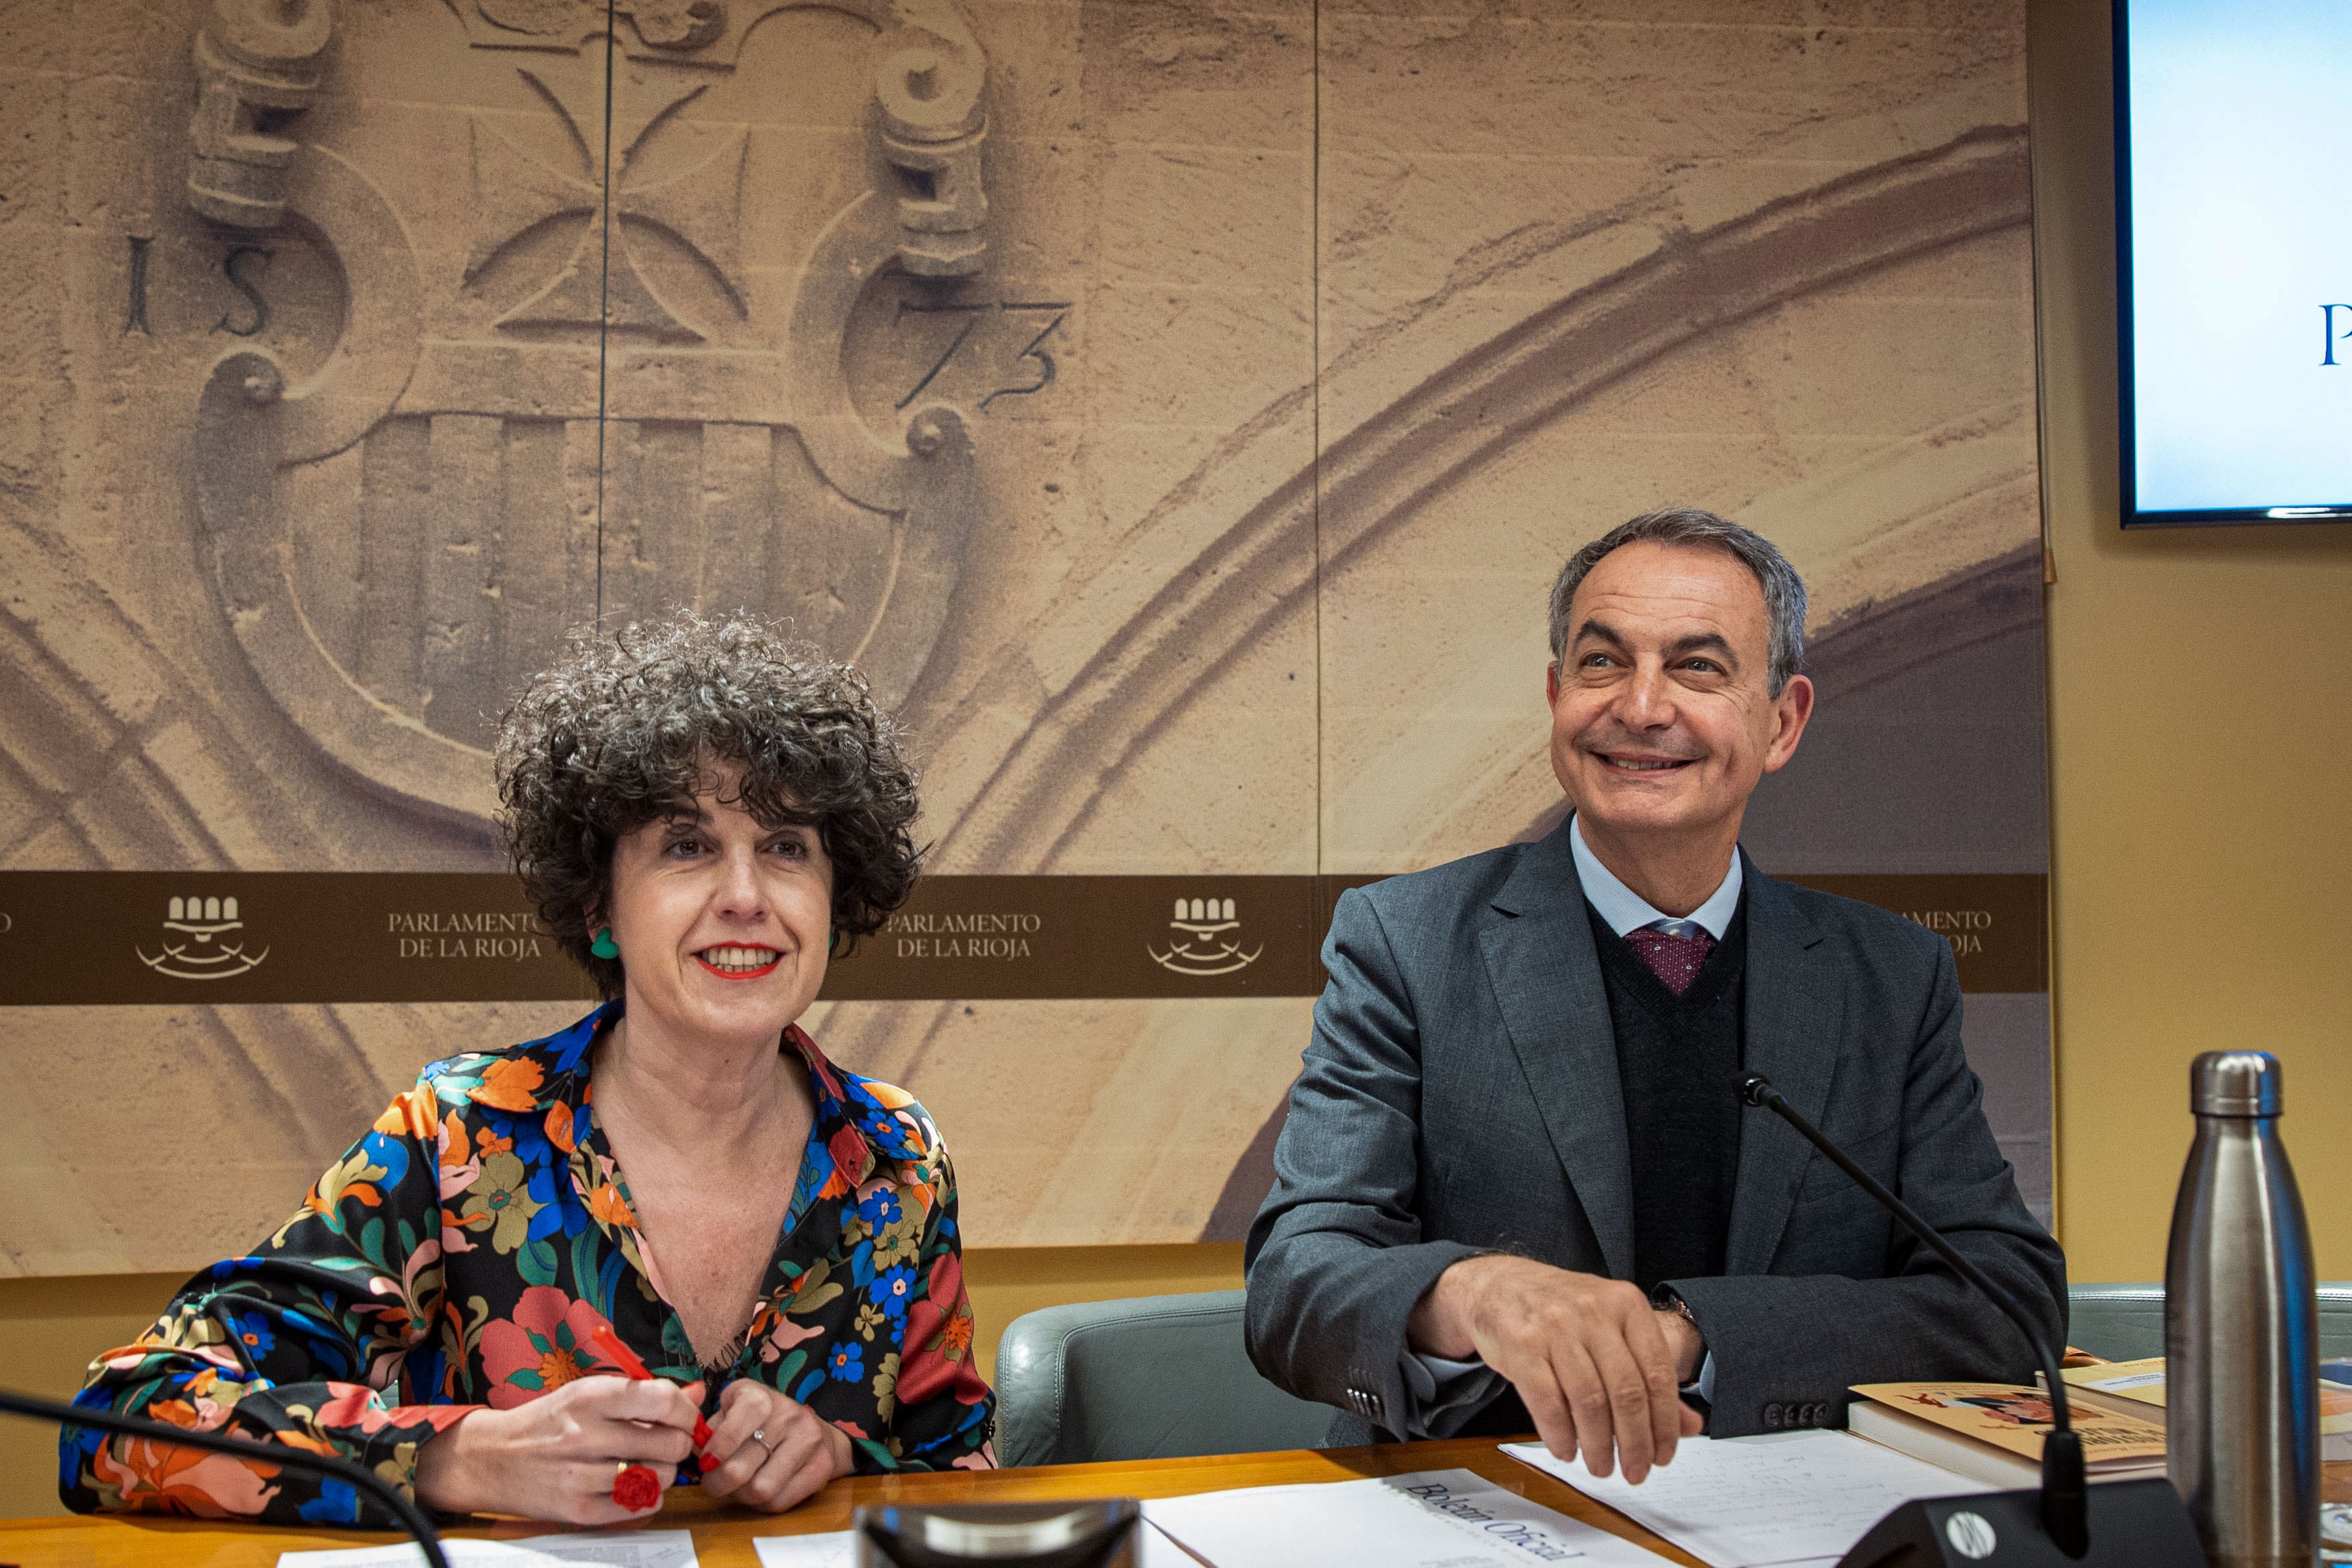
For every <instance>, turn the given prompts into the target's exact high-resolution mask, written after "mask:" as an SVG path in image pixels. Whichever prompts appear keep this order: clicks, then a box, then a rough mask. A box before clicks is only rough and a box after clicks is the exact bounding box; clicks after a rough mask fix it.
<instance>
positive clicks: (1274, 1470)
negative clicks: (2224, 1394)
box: [0, 1438, 2352, 1568]
mask: <svg viewBox="0 0 2352 1568" xmlns="http://www.w3.org/2000/svg"><path fill="white" fill-rule="evenodd" d="M1449 1469H1466V1470H1472V1471H1475V1472H1476V1473H1477V1474H1479V1475H1481V1476H1484V1477H1485V1478H1486V1479H1488V1480H1490V1481H1493V1482H1495V1483H1496V1485H1497V1486H1500V1487H1502V1488H1504V1489H1505V1490H1509V1491H1515V1492H1517V1493H1518V1494H1519V1495H1520V1496H1521V1497H1524V1498H1528V1499H1529V1500H1532V1501H1535V1502H1539V1503H1541V1504H1543V1506H1545V1507H1546V1508H1549V1509H1553V1510H1555V1511H1559V1512H1560V1513H1564V1514H1567V1515H1568V1516H1569V1517H1570V1518H1571V1519H1580V1520H1582V1521H1585V1522H1586V1523H1588V1524H1592V1525H1597V1526H1599V1527H1600V1528H1601V1529H1602V1530H1606V1531H1611V1532H1612V1533H1613V1534H1617V1535H1622V1536H1623V1537H1624V1538H1625V1539H1626V1540H1628V1541H1632V1542H1637V1543H1638V1544H1640V1545H1643V1546H1646V1547H1648V1548H1649V1549H1650V1550H1651V1551H1653V1552H1657V1553H1658V1554H1659V1555H1660V1556H1662V1557H1664V1558H1665V1559H1667V1560H1668V1561H1669V1562H1673V1563H1681V1564H1683V1565H1684V1568H1703V1565H1702V1564H1701V1563H1699V1561H1698V1559H1696V1557H1693V1556H1692V1555H1690V1553H1688V1552H1685V1551H1683V1550H1681V1549H1680V1548H1678V1547H1675V1546H1672V1545H1669V1544H1668V1543H1667V1542H1664V1541H1663V1540H1661V1539H1659V1538H1658V1537H1657V1536H1654V1535H1653V1534H1651V1533H1650V1532H1649V1531H1646V1530H1643V1528H1642V1527H1641V1526H1640V1525H1638V1524H1635V1523H1634V1522H1633V1521H1632V1520H1629V1519H1627V1518H1626V1517H1625V1516H1624V1515H1622V1514H1621V1513H1617V1512H1615V1511H1612V1510H1611V1509H1608V1508H1604V1507H1602V1506H1601V1504H1600V1503H1597V1502H1594V1501H1593V1500H1591V1499H1590V1498H1588V1497H1586V1496H1585V1495H1584V1494H1583V1493H1581V1492H1580V1491H1578V1490H1575V1489H1574V1488H1573V1487H1570V1486H1567V1485H1564V1484H1562V1483H1561V1482H1559V1481H1556V1480H1554V1479H1552V1478H1551V1477H1549V1476H1548V1475H1545V1474H1543V1473H1542V1472H1541V1471H1539V1470H1536V1469H1530V1468H1529V1467H1528V1466H1526V1465H1523V1464H1521V1463H1519V1461H1518V1460H1517V1459H1514V1458H1511V1457H1510V1456H1509V1455H1507V1454H1505V1453H1503V1452H1501V1450H1500V1449H1499V1448H1498V1447H1497V1446H1496V1443H1495V1441H1494V1440H1493V1439H1491V1438H1475V1439H1472V1438H1464V1439H1458V1440H1455V1441H1452V1442H1442V1443H1397V1444H1390V1445H1385V1446H1382V1447H1380V1448H1324V1449H1307V1448H1301V1449H1296V1450H1293V1451H1291V1452H1287V1453H1278V1454H1222V1455H1218V1456H1216V1457H1214V1458H1200V1459H1145V1460H1139V1461H1137V1462H1135V1463H1130V1464H1108V1465H1051V1466H1040V1467H1037V1468H1034V1469H1019V1470H979V1471H973V1470H951V1471H949V1472H948V1473H946V1474H944V1475H918V1476H874V1477H868V1478H866V1479H857V1480H845V1481H836V1482H835V1483H834V1484H833V1485H832V1486H830V1487H827V1488H826V1489H825V1490H824V1491H822V1492H820V1493H818V1494H817V1495H816V1496H815V1497H814V1498H811V1499H810V1500H808V1501H807V1502H805V1503H803V1504H802V1505H801V1506H800V1507H798V1508H796V1509H794V1510H793V1511H792V1512H790V1513H785V1514H767V1513H753V1512H751V1511H749V1510H746V1509H740V1508H727V1507H721V1506H719V1505H716V1504H713V1503H711V1502H709V1500H706V1499H705V1498H704V1497H703V1496H702V1494H701V1493H700V1492H699V1491H697V1490H695V1489H693V1488H691V1487H687V1488H682V1489H680V1490H677V1491H673V1492H671V1493H670V1494H669V1499H668V1501H667V1506H665V1507H664V1508H663V1510H662V1511H661V1513H660V1514H659V1515H658V1516H657V1520H656V1522H657V1524H658V1525H659V1526H660V1527H662V1528H666V1529H671V1530H676V1529H680V1528H685V1529H690V1530H692V1531H694V1544H695V1551H696V1554H697V1555H698V1557H699V1558H700V1559H701V1562H702V1565H703V1568H759V1556H758V1554H757V1553H756V1552H754V1551H753V1550H752V1548H751V1538H752V1537H753V1536H755V1535H798V1534H801V1533H803V1532H804V1531H820V1530H846V1529H848V1528H849V1515H850V1511H851V1510H853V1509H855V1508H856V1507H858V1506H859V1505H860V1504H862V1503H877V1502H903V1503H941V1502H967V1501H974V1500H989V1501H999V1502H1025V1501H1035V1500H1046V1499H1055V1498H1086V1497H1181V1496H1182V1495H1184V1494H1185V1493H1187V1492H1199V1491H1223V1490H1227V1489H1229V1488H1233V1487H1266V1486H1284V1485H1288V1484H1292V1483H1295V1482H1299V1481H1345V1480H1355V1479H1359V1478H1360V1477H1364V1476H1394V1475H1403V1474H1406V1473H1408V1472H1410V1471H1412V1470H1449ZM2321 1490H2322V1491H2323V1493H2324V1494H2325V1495H2326V1497H2327V1499H2328V1500H2331V1501H2352V1463H2347V1464H2331V1465H2328V1466H2326V1481H2325V1484H2324V1485H2323V1487H2322V1489H2321ZM550 1528H551V1527H550V1526H548V1525H545V1524H534V1523H523V1522H516V1523H509V1524H497V1525H491V1526H488V1527H487V1528H483V1529H478V1530H454V1531H450V1532H449V1533H450V1534H452V1535H478V1536H488V1537H504V1538H509V1539H510V1538H513V1537H516V1536H523V1535H541V1534H545V1533H547V1532H548V1531H549V1530H550ZM399 1539H400V1538H399V1537H398V1536H395V1535H384V1534H375V1533H370V1532H366V1531H351V1530H334V1531H329V1530H289V1529H285V1528H281V1527H277V1526H271V1527H268V1528H261V1527H257V1526H252V1525H234V1524H208V1523H205V1522H203V1521H194V1520H179V1519H163V1518H160V1517H156V1516H123V1515H110V1516H106V1517H101V1518H78V1519H18V1520H6V1521H0V1568H272V1564H274V1563H276V1562H277V1561H278V1553H279V1552H298V1551H303V1550H307V1549H310V1548H317V1547H336V1546H359V1545H366V1544H372V1543H374V1542H389V1541H397V1540H399Z"/></svg>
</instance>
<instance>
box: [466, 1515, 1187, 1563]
mask: <svg viewBox="0 0 2352 1568" xmlns="http://www.w3.org/2000/svg"><path fill="white" fill-rule="evenodd" d="M1142 1541H1143V1551H1142V1552H1141V1554H1140V1555H1141V1559H1142V1564H1141V1568H1201V1565H1200V1564H1199V1563H1195V1562H1193V1561H1192V1558H1190V1557H1188V1556H1186V1555H1185V1554H1184V1552H1183V1551H1182V1549H1181V1548H1180V1547H1178V1546H1177V1545H1176V1543H1175V1542H1171V1541H1170V1540H1169V1539H1168V1538H1167V1537H1166V1536H1164V1535H1162V1534H1160V1531H1157V1530H1154V1529H1152V1528H1151V1526H1150V1523H1148V1522H1147V1523H1146V1524H1145V1525H1144V1527H1143V1536H1142ZM751 1546H752V1549H753V1550H754V1551H756V1552H759V1554H760V1568H850V1564H851V1563H853V1562H855V1561H856V1532H855V1531H847V1530H828V1531H823V1532H822V1533H819V1534H816V1535H755V1536H753V1537H752V1538H751ZM451 1568H456V1565H455V1564H452V1565H451Z"/></svg>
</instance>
